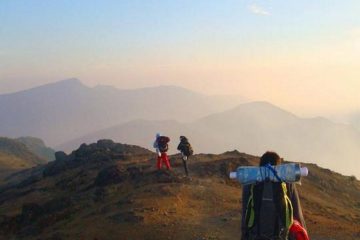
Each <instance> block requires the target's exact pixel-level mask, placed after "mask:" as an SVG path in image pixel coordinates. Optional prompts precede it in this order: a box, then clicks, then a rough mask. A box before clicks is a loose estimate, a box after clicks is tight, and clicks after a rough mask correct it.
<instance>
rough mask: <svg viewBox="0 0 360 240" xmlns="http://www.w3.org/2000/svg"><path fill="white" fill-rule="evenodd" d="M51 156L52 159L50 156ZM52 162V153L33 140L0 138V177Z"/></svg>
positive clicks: (39, 142)
mask: <svg viewBox="0 0 360 240" xmlns="http://www.w3.org/2000/svg"><path fill="white" fill-rule="evenodd" d="M51 155H52V158H50V156H51ZM49 159H51V160H54V151H53V150H51V149H49V148H47V147H46V146H45V145H43V144H42V141H41V140H39V139H35V138H21V139H10V138H4V137H0V176H1V175H4V174H5V173H7V172H12V171H17V170H21V169H25V168H30V167H33V166H36V165H39V164H45V163H47V162H48V161H49Z"/></svg>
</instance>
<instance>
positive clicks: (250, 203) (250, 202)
mask: <svg viewBox="0 0 360 240" xmlns="http://www.w3.org/2000/svg"><path fill="white" fill-rule="evenodd" d="M249 207H250V208H249ZM249 210H250V217H249V222H248V224H247V225H248V227H249V228H251V227H252V226H254V222H255V210H254V185H251V188H250V197H249V200H248V203H247V207H246V213H245V220H246V219H247V218H248V214H249Z"/></svg>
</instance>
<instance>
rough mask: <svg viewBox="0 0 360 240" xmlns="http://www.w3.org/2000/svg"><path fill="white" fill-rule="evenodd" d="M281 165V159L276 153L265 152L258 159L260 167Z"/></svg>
mask: <svg viewBox="0 0 360 240" xmlns="http://www.w3.org/2000/svg"><path fill="white" fill-rule="evenodd" d="M280 163H281V158H280V156H279V155H278V154H277V153H276V152H270V151H268V152H266V153H264V154H263V155H262V156H261V158H260V164H259V165H260V166H265V165H266V164H270V165H273V166H274V165H279V164H280Z"/></svg>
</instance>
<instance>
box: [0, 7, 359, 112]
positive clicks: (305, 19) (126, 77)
mask: <svg viewBox="0 0 360 240" xmlns="http://www.w3.org/2000/svg"><path fill="white" fill-rule="evenodd" d="M359 13H360V1H358V0H352V1H351V0H349V1H333V0H326V1H325V0H317V1H313V0H312V1H311V0H303V1H295V0H289V1H283V0H277V1H275V0H273V1H271V0H262V1H260V0H259V1H250V0H246V1H245V0H244V1H242V0H237V1H235V0H221V1H219V0H216V1H215V0H192V1H190V0H172V1H165V0H164V1H151V0H143V1H136V0H135V1H134V0H131V1H91V0H86V1H85V0H76V1H74V0H72V1H70V0H67V1H63V0H56V1H50V0H48V1H46V0H22V1H19V0H0V93H4V92H11V91H16V90H20V89H24V88H27V87H31V86H35V85H40V84H43V83H47V82H53V81H57V80H60V79H64V78H68V77H78V78H80V79H81V80H82V81H83V82H84V83H86V84H88V85H96V84H108V85H114V86H117V87H120V88H133V87H143V86H155V85H161V84H171V85H181V86H183V87H187V88H190V89H194V90H197V91H202V92H204V93H211V94H222V93H231V94H240V95H245V96H246V97H251V98H265V99H266V98H268V99H266V100H269V101H273V102H275V103H280V105H281V104H283V105H284V102H285V101H287V99H288V98H289V97H291V96H293V94H297V96H298V97H299V99H300V98H301V99H302V98H304V99H305V98H309V99H311V100H313V99H315V98H318V97H319V96H320V99H321V100H322V101H321V102H322V104H319V105H318V106H316V107H314V109H319V108H321V107H324V106H326V105H328V103H326V101H328V100H329V98H331V95H332V94H331V91H333V90H334V89H338V90H339V92H340V93H339V97H340V98H344V97H345V99H343V100H341V102H332V104H331V105H332V106H336V108H337V109H340V108H341V109H345V108H346V109H350V108H351V109H356V108H358V107H360V106H358V105H356V104H355V103H354V101H357V100H358V99H354V98H349V97H348V95H349V94H350V95H352V94H355V92H354V93H353V92H352V90H351V89H354V87H355V88H356V87H359V88H360V86H359V85H357V82H359V81H358V79H359V77H360V74H359V73H358V72H357V71H356V69H359V67H360V66H359V63H358V62H359V61H358V60H360V59H359V57H358V56H359V55H360V54H359V48H360V47H359V45H358V42H359V40H360V14H359ZM298 73H300V74H298ZM328 83H330V84H328ZM324 85H328V86H326V87H325V89H323V90H322V91H320V92H319V91H315V90H314V89H319V87H321V86H324ZM262 86H266V89H269V88H270V89H271V88H274V89H280V90H281V91H282V92H285V91H286V92H288V93H287V94H285V93H282V94H275V93H273V94H270V95H271V96H269V94H268V93H267V92H266V91H265V90H264V91H262V90H261V89H260V90H259V88H261V87H262ZM299 88H300V91H299ZM349 91H350V92H349ZM307 94H309V95H307ZM305 95H306V96H305ZM358 102H360V99H359V101H358ZM309 104H310V101H309V102H306V101H304V102H303V103H302V102H300V103H292V105H291V104H290V105H289V106H290V107H291V106H295V105H304V106H308V107H310V105H309ZM341 104H342V105H341ZM350 105H351V106H350ZM328 111H330V110H329V109H328Z"/></svg>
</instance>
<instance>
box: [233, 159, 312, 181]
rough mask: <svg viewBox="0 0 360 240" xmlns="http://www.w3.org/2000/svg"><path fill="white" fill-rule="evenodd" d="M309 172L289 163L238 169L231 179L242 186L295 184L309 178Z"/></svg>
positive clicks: (297, 164) (298, 165)
mask: <svg viewBox="0 0 360 240" xmlns="http://www.w3.org/2000/svg"><path fill="white" fill-rule="evenodd" d="M308 173H309V170H308V169H307V168H306V167H301V166H300V164H299V163H287V164H281V165H277V166H270V165H267V166H261V167H249V166H246V167H245V166H244V167H238V168H237V170H236V172H231V173H230V178H231V179H237V180H238V181H239V182H240V183H241V184H243V185H246V184H252V183H256V182H263V181H265V180H270V181H273V182H280V181H281V182H287V183H294V182H298V181H300V178H301V177H302V176H307V175H308Z"/></svg>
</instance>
